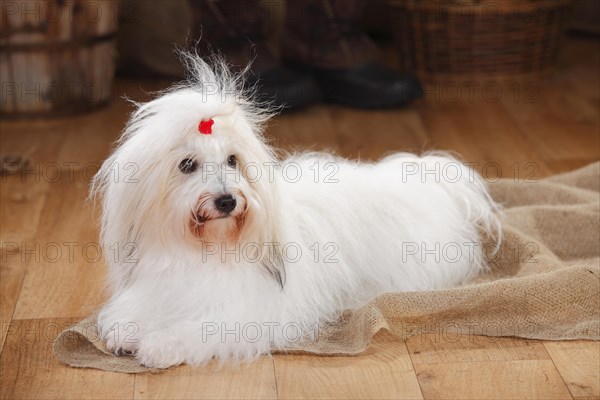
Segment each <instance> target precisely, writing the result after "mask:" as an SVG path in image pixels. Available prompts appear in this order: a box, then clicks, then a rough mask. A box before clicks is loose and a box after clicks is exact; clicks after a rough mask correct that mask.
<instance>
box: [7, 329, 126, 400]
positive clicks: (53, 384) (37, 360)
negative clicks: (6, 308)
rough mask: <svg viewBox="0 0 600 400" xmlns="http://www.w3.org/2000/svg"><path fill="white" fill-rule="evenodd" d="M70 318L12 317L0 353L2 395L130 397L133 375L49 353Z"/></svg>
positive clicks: (67, 397) (37, 397) (49, 397)
mask: <svg viewBox="0 0 600 400" xmlns="http://www.w3.org/2000/svg"><path fill="white" fill-rule="evenodd" d="M71 322H73V320H72V319H55V318H52V319H35V320H13V321H12V324H11V327H10V332H9V334H8V335H7V338H6V344H5V345H4V349H3V350H2V355H1V357H0V376H1V377H2V378H1V379H0V398H2V399H38V400H42V399H77V400H81V399H131V398H132V396H133V385H134V377H133V375H127V374H120V373H116V372H106V371H99V370H92V369H79V368H71V367H67V366H65V365H63V364H61V363H60V361H58V359H56V358H55V357H54V355H53V354H52V349H51V346H52V343H53V341H54V338H55V337H56V335H57V334H58V332H60V331H61V330H62V329H64V328H66V327H67V326H68V325H69V324H70V323H71Z"/></svg>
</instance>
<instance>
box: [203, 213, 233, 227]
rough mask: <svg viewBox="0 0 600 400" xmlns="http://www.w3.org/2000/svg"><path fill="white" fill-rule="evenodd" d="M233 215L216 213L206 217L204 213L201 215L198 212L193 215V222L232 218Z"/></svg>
mask: <svg viewBox="0 0 600 400" xmlns="http://www.w3.org/2000/svg"><path fill="white" fill-rule="evenodd" d="M234 217H235V216H233V215H231V214H223V215H218V216H216V217H207V216H205V215H202V214H200V213H196V215H195V217H194V222H196V223H198V224H203V223H205V222H208V221H214V220H217V219H225V218H234Z"/></svg>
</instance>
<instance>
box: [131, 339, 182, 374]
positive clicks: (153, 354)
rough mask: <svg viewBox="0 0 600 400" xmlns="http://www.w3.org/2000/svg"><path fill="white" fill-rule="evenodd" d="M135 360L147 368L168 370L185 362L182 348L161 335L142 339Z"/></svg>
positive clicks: (172, 340) (174, 341)
mask: <svg viewBox="0 0 600 400" xmlns="http://www.w3.org/2000/svg"><path fill="white" fill-rule="evenodd" d="M136 358H137V359H138V361H139V362H140V364H142V365H143V366H145V367H149V368H169V367H172V366H175V365H179V364H181V363H183V362H184V360H185V357H184V352H183V348H182V346H181V345H180V344H179V343H178V342H177V341H176V340H175V339H174V338H172V337H171V336H169V335H166V334H162V333H151V334H149V335H148V336H146V337H144V339H143V340H142V341H141V342H140V346H139V348H138V351H137V353H136Z"/></svg>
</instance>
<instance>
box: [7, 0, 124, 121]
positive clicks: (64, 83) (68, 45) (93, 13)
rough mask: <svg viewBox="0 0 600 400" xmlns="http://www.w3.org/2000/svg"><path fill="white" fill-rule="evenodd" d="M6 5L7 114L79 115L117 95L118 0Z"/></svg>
mask: <svg viewBox="0 0 600 400" xmlns="http://www.w3.org/2000/svg"><path fill="white" fill-rule="evenodd" d="M3 3H5V4H3V5H2V23H1V25H0V81H1V85H2V98H1V99H0V111H1V113H2V116H3V117H6V116H12V117H26V116H56V115H65V114H73V113H78V112H82V111H86V110H90V109H93V108H96V107H98V106H99V105H102V104H104V103H106V102H107V101H108V100H109V99H110V98H111V87H112V82H113V77H114V58H115V57H114V56H115V43H114V41H115V33H116V29H117V22H118V21H117V6H118V3H117V1H113V0H100V1H98V0H91V1H90V0H69V1H64V0H55V1H53V0H29V1H11V2H3Z"/></svg>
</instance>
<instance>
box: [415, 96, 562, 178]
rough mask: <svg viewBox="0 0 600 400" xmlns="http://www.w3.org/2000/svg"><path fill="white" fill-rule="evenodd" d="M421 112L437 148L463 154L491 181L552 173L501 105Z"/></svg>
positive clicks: (434, 108)
mask: <svg viewBox="0 0 600 400" xmlns="http://www.w3.org/2000/svg"><path fill="white" fill-rule="evenodd" d="M419 111H420V113H421V117H422V119H423V121H424V125H425V127H426V129H427V131H428V134H429V136H430V138H431V142H432V147H433V148H435V149H440V150H451V151H453V152H456V153H458V154H460V155H461V157H462V158H463V159H465V160H466V161H468V162H471V163H474V165H473V167H474V168H475V170H477V171H478V172H479V173H481V174H482V175H483V177H484V178H486V179H488V180H490V181H495V180H497V179H499V178H501V177H502V178H507V179H516V180H518V181H523V180H524V179H525V178H529V179H540V178H541V177H543V176H546V175H549V173H550V171H549V169H548V168H547V166H546V164H545V162H544V160H543V158H542V157H540V156H539V155H538V153H537V150H536V149H535V148H534V147H533V146H532V145H531V144H530V143H529V142H528V141H527V140H526V139H525V138H524V137H523V135H522V132H521V131H520V129H519V127H518V126H517V125H516V124H515V123H514V122H513V121H511V120H510V118H509V116H508V114H507V112H506V111H505V110H504V108H503V107H502V106H501V105H500V104H498V103H489V102H485V101H479V102H476V103H472V104H471V103H466V104H465V103H454V104H432V105H427V106H426V107H422V108H421V109H420V110H419ZM492 138H493V139H492Z"/></svg>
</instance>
